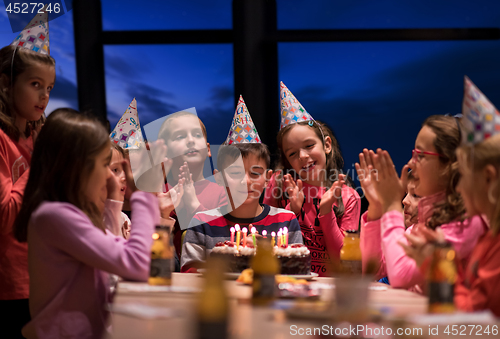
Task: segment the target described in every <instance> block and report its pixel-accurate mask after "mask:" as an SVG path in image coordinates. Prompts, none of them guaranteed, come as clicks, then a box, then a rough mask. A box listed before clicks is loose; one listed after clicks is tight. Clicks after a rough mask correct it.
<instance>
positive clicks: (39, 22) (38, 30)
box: [11, 5, 50, 55]
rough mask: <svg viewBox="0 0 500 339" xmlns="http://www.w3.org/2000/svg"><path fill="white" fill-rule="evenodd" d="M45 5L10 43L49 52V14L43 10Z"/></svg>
mask: <svg viewBox="0 0 500 339" xmlns="http://www.w3.org/2000/svg"><path fill="white" fill-rule="evenodd" d="M46 8H47V5H45V7H44V8H42V9H41V10H40V11H41V12H42V13H38V14H37V15H35V17H34V18H33V19H31V21H30V22H29V24H28V25H27V26H26V27H25V28H24V29H23V30H22V31H21V33H19V35H18V36H17V37H16V38H15V39H14V41H13V42H12V43H11V45H14V46H19V47H23V48H27V49H30V50H32V51H35V52H38V53H42V54H49V55H50V48H49V14H48V13H47V11H46V10H45V9H46Z"/></svg>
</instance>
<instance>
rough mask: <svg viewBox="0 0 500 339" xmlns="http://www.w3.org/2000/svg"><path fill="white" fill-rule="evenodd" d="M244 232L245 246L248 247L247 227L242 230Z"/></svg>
mask: <svg viewBox="0 0 500 339" xmlns="http://www.w3.org/2000/svg"><path fill="white" fill-rule="evenodd" d="M241 231H242V232H243V247H247V233H248V230H247V228H246V227H243V229H242V230H241Z"/></svg>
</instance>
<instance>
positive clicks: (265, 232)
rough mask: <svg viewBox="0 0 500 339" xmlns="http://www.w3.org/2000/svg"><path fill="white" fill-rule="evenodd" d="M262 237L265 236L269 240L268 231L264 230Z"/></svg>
mask: <svg viewBox="0 0 500 339" xmlns="http://www.w3.org/2000/svg"><path fill="white" fill-rule="evenodd" d="M262 236H263V237H264V238H267V231H266V230H263V231H262Z"/></svg>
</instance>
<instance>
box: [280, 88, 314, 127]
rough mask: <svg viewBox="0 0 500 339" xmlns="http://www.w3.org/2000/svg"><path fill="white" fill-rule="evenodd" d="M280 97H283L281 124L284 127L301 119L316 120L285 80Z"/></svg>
mask: <svg viewBox="0 0 500 339" xmlns="http://www.w3.org/2000/svg"><path fill="white" fill-rule="evenodd" d="M280 99H281V124H280V129H282V128H283V127H285V126H287V125H290V124H295V123H297V122H300V121H314V119H313V117H312V116H311V115H310V114H309V113H307V111H306V109H305V108H304V107H303V106H302V105H301V104H300V102H299V101H298V100H297V98H295V96H294V95H293V94H292V92H290V90H289V89H288V88H287V87H286V86H285V84H284V83H283V81H282V82H281V83H280Z"/></svg>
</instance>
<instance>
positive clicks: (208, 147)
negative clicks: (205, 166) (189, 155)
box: [207, 142, 212, 157]
mask: <svg viewBox="0 0 500 339" xmlns="http://www.w3.org/2000/svg"><path fill="white" fill-rule="evenodd" d="M207 150H208V156H209V157H212V152H211V151H210V143H209V142H207Z"/></svg>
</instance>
